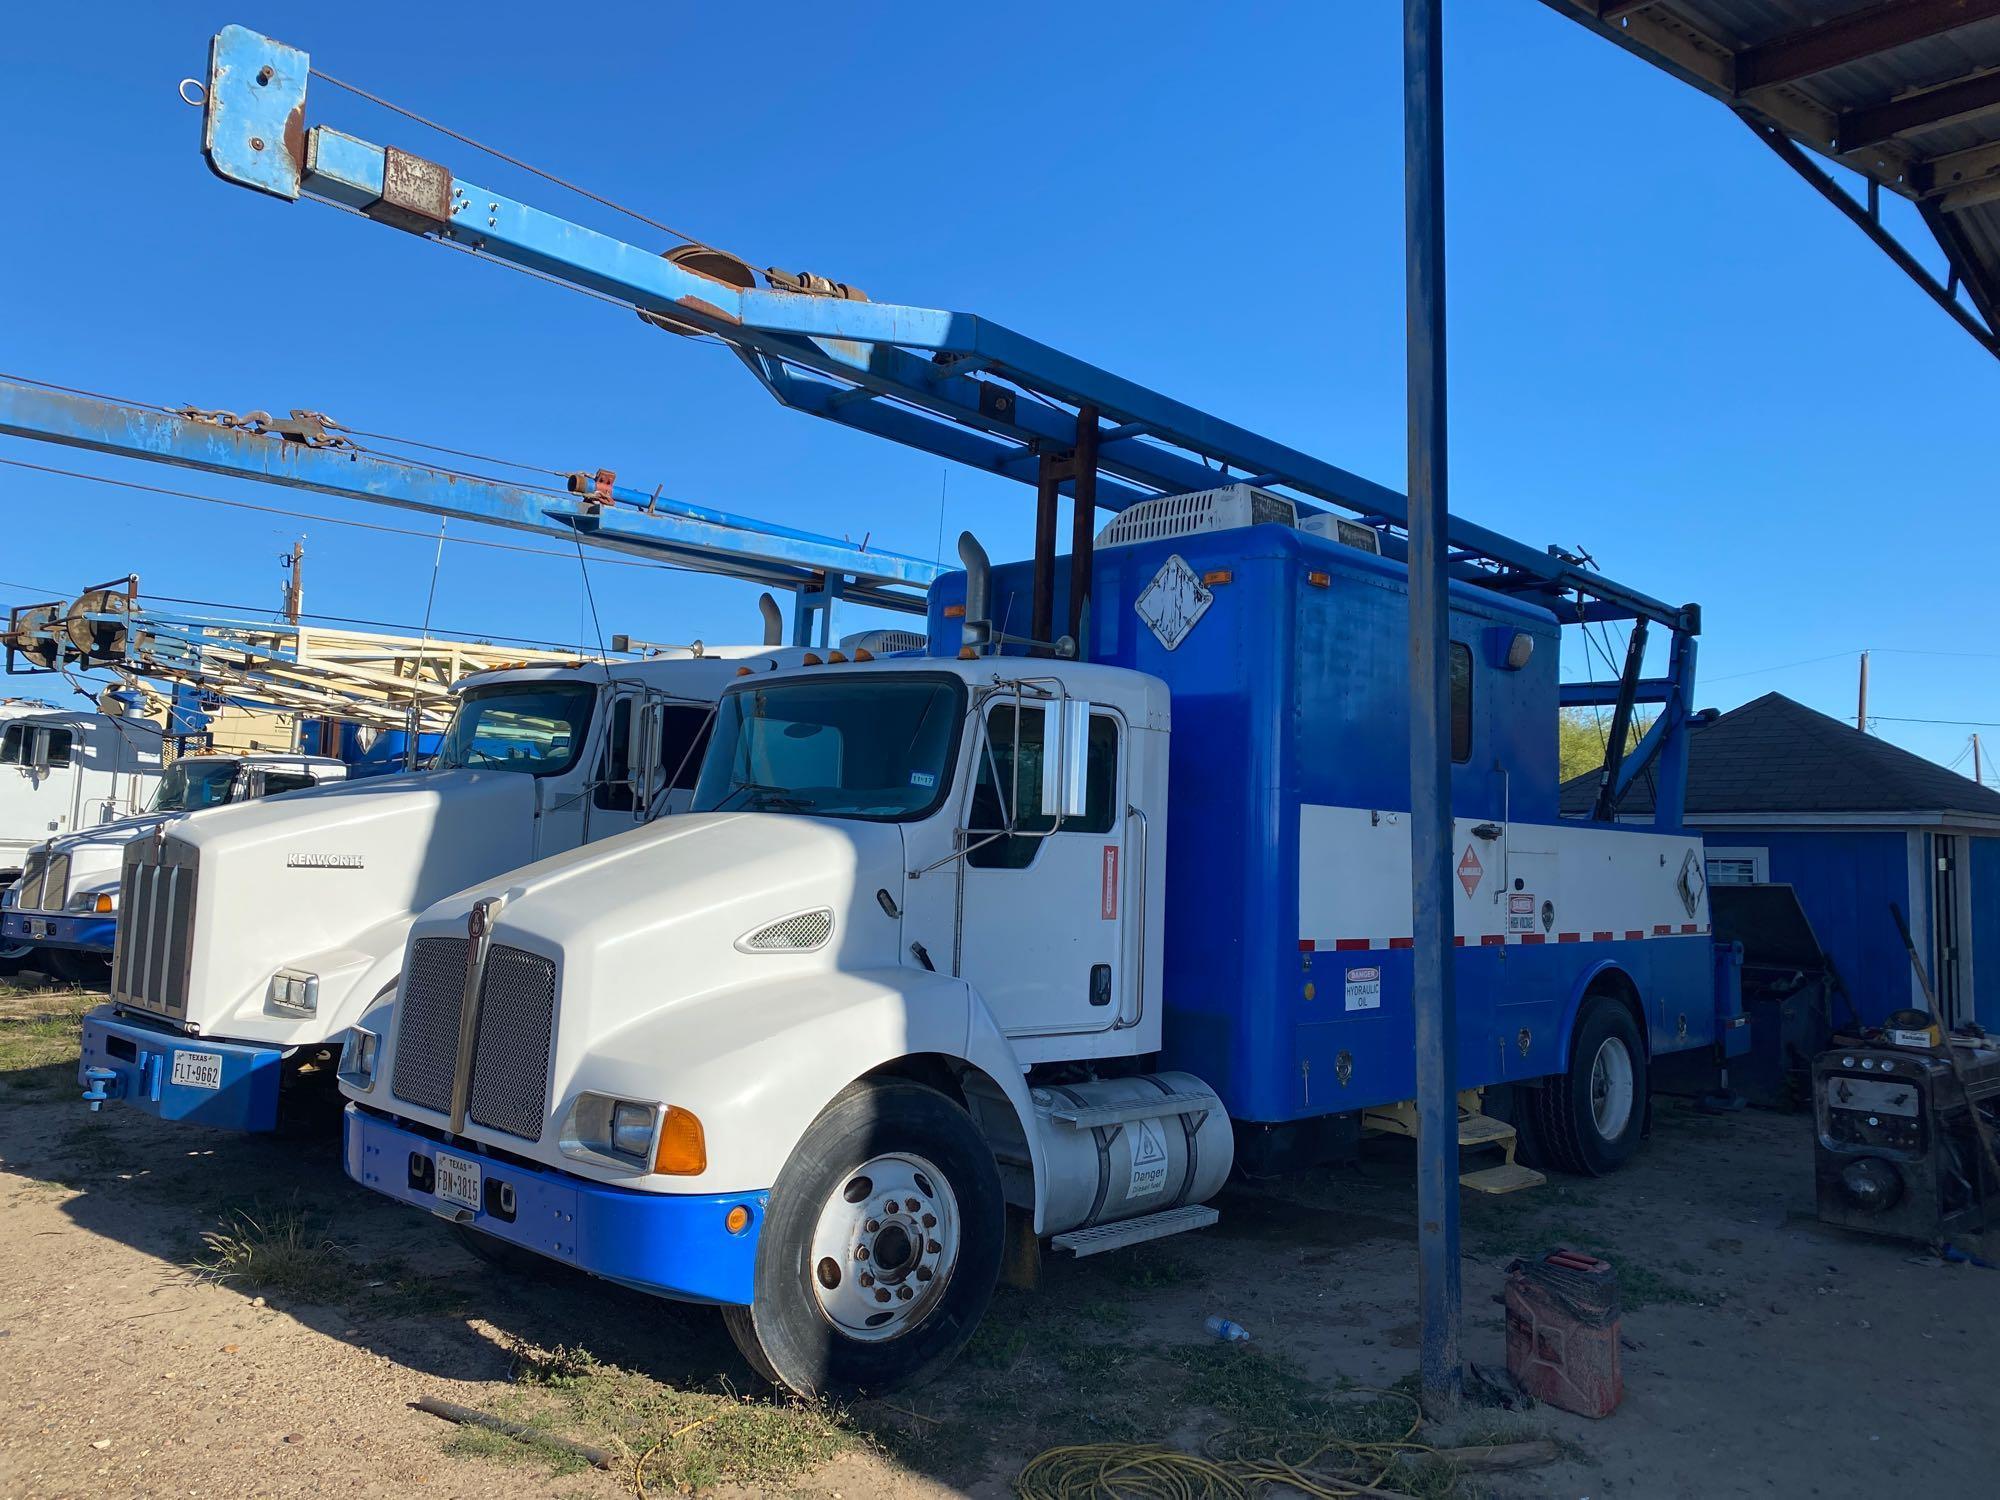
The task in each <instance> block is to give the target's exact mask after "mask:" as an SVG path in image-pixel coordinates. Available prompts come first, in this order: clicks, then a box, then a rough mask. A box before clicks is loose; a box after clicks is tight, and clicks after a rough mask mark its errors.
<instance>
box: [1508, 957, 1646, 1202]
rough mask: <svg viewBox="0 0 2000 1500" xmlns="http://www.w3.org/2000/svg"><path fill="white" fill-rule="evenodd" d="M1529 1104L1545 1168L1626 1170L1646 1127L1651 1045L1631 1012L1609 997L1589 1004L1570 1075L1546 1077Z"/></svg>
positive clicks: (1587, 1172) (1596, 1172)
mask: <svg viewBox="0 0 2000 1500" xmlns="http://www.w3.org/2000/svg"><path fill="white" fill-rule="evenodd" d="M1527 1105H1528V1113H1529V1114H1530V1115H1531V1117H1532V1123H1533V1127H1534V1129H1533V1137H1534V1140H1535V1143H1536V1145H1537V1147H1538V1152H1537V1154H1538V1155H1539V1156H1541V1157H1542V1159H1543V1160H1544V1162H1545V1163H1546V1164H1547V1165H1549V1166H1552V1167H1554V1168H1555V1169H1556V1170H1557V1171H1560V1172H1569V1173H1572V1174H1574V1175H1576V1176H1579V1177H1602V1176H1604V1175H1605V1174H1606V1173H1609V1172H1615V1171H1617V1170H1618V1169H1619V1168H1620V1167H1622V1166H1623V1165H1625V1163H1626V1162H1627V1161H1629V1160H1630V1159H1631V1157H1632V1153H1633V1152H1635V1151H1637V1150H1638V1149H1639V1140H1640V1137H1641V1136H1642V1135H1644V1134H1645V1129H1646V1048H1645V1041H1644V1039H1643V1038H1642V1037H1641V1036H1640V1035H1639V1025H1638V1023H1637V1022H1636V1021H1634V1020H1633V1019H1632V1013H1631V1012H1630V1011H1629V1010H1627V1009H1626V1008H1625V1007H1624V1006H1623V1005H1621V1004H1620V1003H1619V1002H1618V1001H1616V1000H1613V999H1611V998H1610V997H1609V996H1606V995H1594V996H1591V997H1589V998H1588V999H1586V1000H1585V1001H1584V1009H1583V1014H1582V1015H1581V1016H1580V1017H1578V1019H1577V1023H1576V1036H1575V1038H1574V1039H1573V1040H1572V1042H1571V1044H1570V1053H1569V1071H1568V1072H1566V1073H1564V1074H1563V1075H1562V1076H1561V1077H1558V1078H1547V1079H1544V1080H1543V1081H1542V1086H1541V1087H1540V1088H1538V1089H1535V1090H1534V1091H1533V1092H1532V1093H1531V1094H1530V1095H1529V1098H1528V1100H1527Z"/></svg>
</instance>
